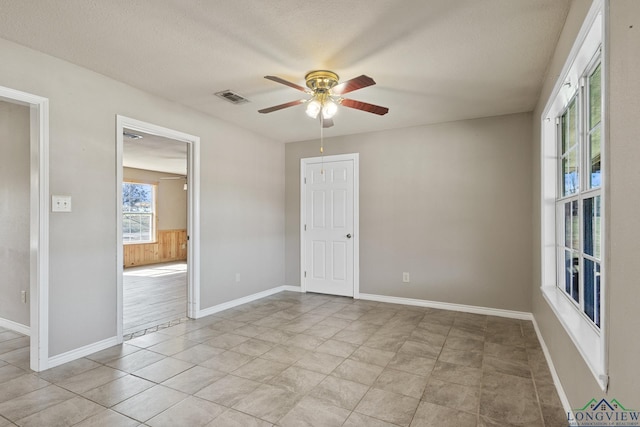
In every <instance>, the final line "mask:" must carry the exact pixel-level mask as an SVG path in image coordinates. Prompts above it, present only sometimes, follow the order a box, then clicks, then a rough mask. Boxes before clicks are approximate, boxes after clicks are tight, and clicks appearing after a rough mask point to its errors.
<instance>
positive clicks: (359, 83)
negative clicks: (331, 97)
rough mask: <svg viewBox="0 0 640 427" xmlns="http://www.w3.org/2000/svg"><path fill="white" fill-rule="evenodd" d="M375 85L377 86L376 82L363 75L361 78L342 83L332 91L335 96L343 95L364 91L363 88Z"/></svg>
mask: <svg viewBox="0 0 640 427" xmlns="http://www.w3.org/2000/svg"><path fill="white" fill-rule="evenodd" d="M374 84H376V82H375V80H373V79H372V78H371V77H369V76H365V75H364V74H363V75H361V76H359V77H356V78H353V79H351V80H347V81H346V82H342V83H340V84H339V85H337V86H335V87H334V88H333V89H331V93H332V94H335V95H342V94H345V93H349V92H353V91H354V90H358V89H362V88H363V87H367V86H373V85H374Z"/></svg>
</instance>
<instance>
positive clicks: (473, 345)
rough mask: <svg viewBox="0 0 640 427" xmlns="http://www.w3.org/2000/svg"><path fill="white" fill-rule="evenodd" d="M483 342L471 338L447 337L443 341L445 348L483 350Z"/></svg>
mask: <svg viewBox="0 0 640 427" xmlns="http://www.w3.org/2000/svg"><path fill="white" fill-rule="evenodd" d="M484 347H485V342H484V341H480V340H474V339H471V338H460V337H448V338H447V340H446V341H445V343H444V348H445V349H452V350H465V351H484Z"/></svg>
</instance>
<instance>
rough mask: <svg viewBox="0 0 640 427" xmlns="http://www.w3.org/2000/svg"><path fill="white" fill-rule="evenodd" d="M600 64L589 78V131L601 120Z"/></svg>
mask: <svg viewBox="0 0 640 427" xmlns="http://www.w3.org/2000/svg"><path fill="white" fill-rule="evenodd" d="M601 85H602V79H601V72H600V64H598V66H597V67H596V69H595V70H593V73H592V74H591V75H590V76H589V129H593V128H594V127H595V126H596V125H597V124H598V123H600V121H601V120H602V112H601V108H602V104H601V96H602V95H601V90H600V88H601Z"/></svg>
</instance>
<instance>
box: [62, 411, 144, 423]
mask: <svg viewBox="0 0 640 427" xmlns="http://www.w3.org/2000/svg"><path fill="white" fill-rule="evenodd" d="M139 425H140V423H139V422H138V421H136V420H134V419H132V418H129V417H126V416H124V415H122V414H119V413H117V412H115V411H112V410H111V409H107V410H103V411H101V412H99V413H97V414H96V415H94V416H92V417H89V418H87V419H86V420H84V421H82V422H81V423H78V424H76V425H75V426H74V427H136V426H139Z"/></svg>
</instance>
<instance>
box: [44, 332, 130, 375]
mask: <svg viewBox="0 0 640 427" xmlns="http://www.w3.org/2000/svg"><path fill="white" fill-rule="evenodd" d="M114 345H118V337H111V338H107V339H106V340H102V341H98V342H96V343H93V344H89V345H85V346H84V347H80V348H76V349H75V350H71V351H68V352H66V353H62V354H59V355H57V356H53V357H50V358H49V361H48V364H47V369H51V368H53V367H56V366H59V365H62V364H64V363H67V362H71V361H73V360H76V359H80V358H81V357H85V356H88V355H90V354H93V353H95V352H98V351H101V350H104V349H106V348H109V347H113V346H114Z"/></svg>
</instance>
